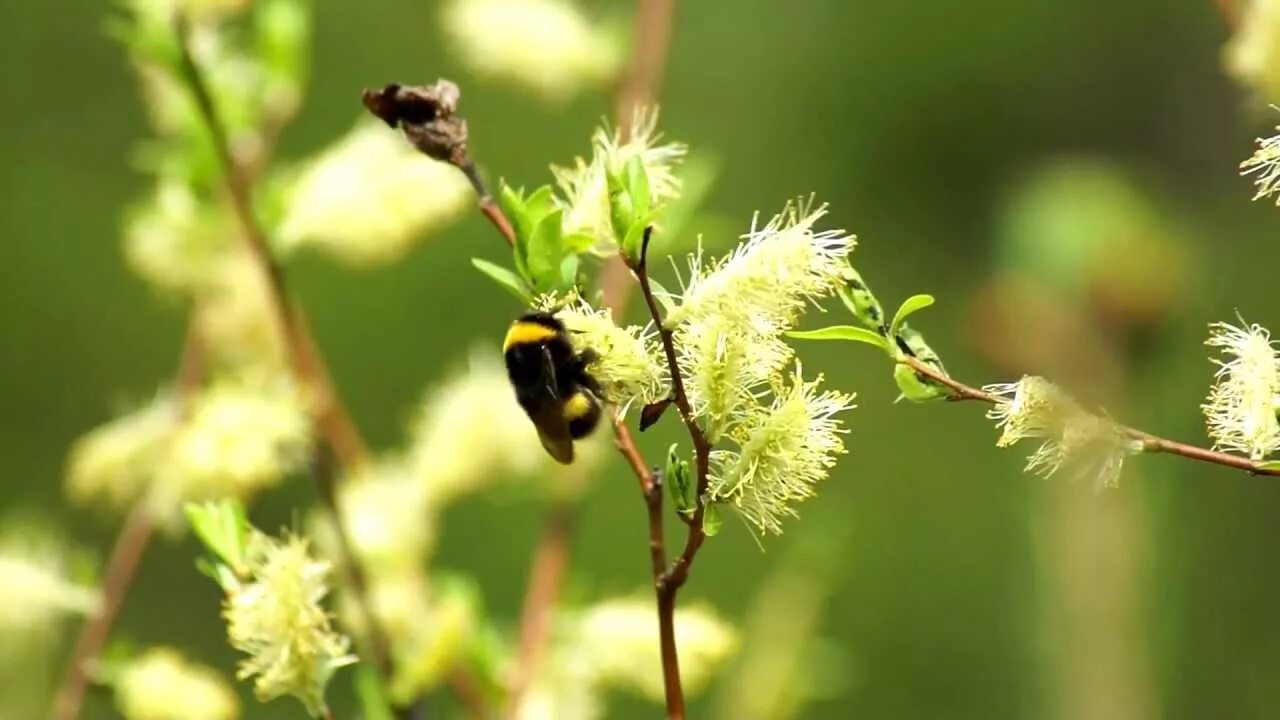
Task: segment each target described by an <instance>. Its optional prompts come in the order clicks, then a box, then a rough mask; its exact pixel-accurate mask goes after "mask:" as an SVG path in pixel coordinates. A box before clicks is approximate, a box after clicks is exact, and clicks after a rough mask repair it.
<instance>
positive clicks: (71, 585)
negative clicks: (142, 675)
mask: <svg viewBox="0 0 1280 720" xmlns="http://www.w3.org/2000/svg"><path fill="white" fill-rule="evenodd" d="M68 564H69V563H68V557H67V552H66V550H65V549H64V548H62V547H61V546H60V545H59V543H57V542H56V541H54V540H53V539H51V538H50V537H48V536H46V535H44V534H42V533H41V532H39V531H37V530H32V529H27V528H19V527H14V526H13V525H12V523H10V524H9V526H8V527H7V528H6V531H5V535H4V536H3V537H0V586H2V587H3V588H4V592H3V593H0V659H3V660H4V661H6V662H8V661H14V660H16V661H21V660H23V658H24V657H27V658H29V657H31V656H32V653H36V652H40V651H44V650H46V649H48V643H49V642H50V640H51V639H52V638H53V637H54V633H56V631H57V629H58V622H59V621H60V620H61V619H63V618H64V617H66V616H68V615H92V614H93V613H96V612H97V611H98V609H99V607H100V606H101V598H100V594H99V592H98V590H97V588H93V587H87V586H85V585H82V584H80V583H77V582H75V581H73V580H72V579H71V577H70V575H69V572H68Z"/></svg>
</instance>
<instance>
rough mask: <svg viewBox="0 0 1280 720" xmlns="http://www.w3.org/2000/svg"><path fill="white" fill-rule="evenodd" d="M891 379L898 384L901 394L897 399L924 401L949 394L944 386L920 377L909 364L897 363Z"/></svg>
mask: <svg viewBox="0 0 1280 720" xmlns="http://www.w3.org/2000/svg"><path fill="white" fill-rule="evenodd" d="M893 380H894V382H896V383H897V384H898V390H899V391H901V393H902V395H901V396H900V397H899V398H898V399H899V400H904V399H905V400H910V401H911V402H916V403H924V402H930V401H932V400H941V399H943V398H945V397H947V396H948V395H949V394H950V391H949V390H947V388H946V387H945V386H942V385H939V384H937V383H935V382H933V381H932V380H930V379H929V378H927V377H925V378H922V377H921V376H920V375H919V374H917V373H916V371H915V370H912V369H911V367H910V366H907V365H903V364H901V363H899V364H898V365H896V366H894V368H893Z"/></svg>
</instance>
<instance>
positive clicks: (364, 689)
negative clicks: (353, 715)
mask: <svg viewBox="0 0 1280 720" xmlns="http://www.w3.org/2000/svg"><path fill="white" fill-rule="evenodd" d="M351 681H352V683H353V684H354V685H355V689H356V700H357V701H359V703H360V717H361V718H363V720H396V716H395V713H394V712H392V710H391V700H390V698H388V697H387V689H386V688H385V687H384V686H383V685H382V676H381V675H379V674H378V670H377V668H376V667H374V666H373V664H372V663H367V662H362V663H360V664H358V665H357V666H356V669H355V672H353V673H352V677H351Z"/></svg>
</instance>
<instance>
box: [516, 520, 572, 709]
mask: <svg viewBox="0 0 1280 720" xmlns="http://www.w3.org/2000/svg"><path fill="white" fill-rule="evenodd" d="M577 520H578V513H577V500H575V499H565V500H556V501H555V502H554V504H553V505H552V507H551V509H550V510H549V511H548V512H547V517H546V521H545V523H544V525H543V528H542V537H541V538H540V539H539V540H538V544H537V545H536V546H535V548H534V553H533V562H532V563H531V565H530V567H529V580H528V584H527V586H526V590H525V596H524V603H523V605H522V607H521V610H520V641H519V643H520V644H519V646H518V648H517V650H516V666H515V670H514V675H513V677H512V678H511V681H510V684H509V693H508V696H507V716H508V717H516V716H517V715H518V714H519V711H520V706H519V705H520V699H521V697H522V696H523V695H524V691H525V690H526V689H528V687H529V685H530V684H531V683H532V682H533V681H534V680H535V678H534V675H533V674H534V672H536V669H537V667H538V665H539V663H540V662H541V660H542V652H543V649H544V648H545V647H546V644H547V640H548V639H549V638H550V636H551V627H552V610H553V609H554V608H555V604H556V599H557V598H558V597H559V595H560V587H561V585H562V584H563V583H564V576H565V571H566V570H567V569H568V567H569V554H570V550H571V545H572V543H573V530H574V527H575V526H576V525H577Z"/></svg>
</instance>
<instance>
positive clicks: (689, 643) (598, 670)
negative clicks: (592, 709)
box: [573, 598, 738, 700]
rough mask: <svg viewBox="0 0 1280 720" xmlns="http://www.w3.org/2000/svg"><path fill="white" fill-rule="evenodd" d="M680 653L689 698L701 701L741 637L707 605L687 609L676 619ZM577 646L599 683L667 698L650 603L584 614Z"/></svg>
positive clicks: (625, 602) (622, 602) (613, 605)
mask: <svg viewBox="0 0 1280 720" xmlns="http://www.w3.org/2000/svg"><path fill="white" fill-rule="evenodd" d="M675 630H676V648H677V650H678V651H679V653H680V677H681V680H682V681H683V683H684V689H685V692H686V693H687V694H689V695H696V694H698V693H700V692H702V690H703V689H704V688H705V687H706V686H707V684H708V683H709V682H710V680H711V677H712V675H714V674H715V672H716V671H717V670H718V669H719V668H720V667H721V665H722V664H723V663H724V661H725V660H727V659H728V658H729V657H730V656H731V655H733V653H734V652H736V651H737V649H738V634H737V632H736V631H735V630H734V629H733V627H731V626H730V625H729V624H728V623H726V622H725V621H724V620H722V619H720V617H719V616H718V615H717V614H716V613H715V611H713V610H712V609H711V608H710V607H709V606H707V605H701V604H697V603H690V604H686V605H685V606H684V607H681V608H679V609H678V610H676V614H675ZM573 638H574V641H573V646H574V650H575V652H577V653H581V654H582V656H583V657H584V658H585V659H586V662H587V664H588V665H589V666H590V667H591V668H592V669H593V671H594V673H595V676H596V677H597V678H598V680H599V682H602V683H605V684H608V685H612V686H616V687H622V688H627V689H631V690H635V691H637V692H639V693H641V694H643V695H645V696H646V697H649V698H652V699H654V700H661V699H662V698H663V696H664V695H663V685H662V657H661V653H660V649H659V646H658V616H657V613H656V612H655V611H654V609H653V601H652V600H651V599H648V598H644V599H642V598H620V599H613V600H606V601H603V602H600V603H597V604H595V605H592V606H590V607H588V608H586V609H584V610H583V611H581V613H579V614H578V615H577V617H576V620H575V623H574V630H573Z"/></svg>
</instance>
